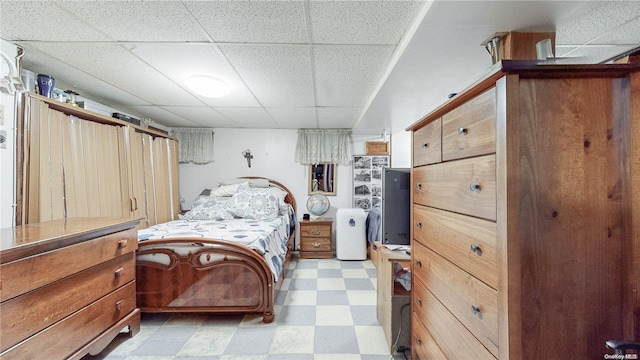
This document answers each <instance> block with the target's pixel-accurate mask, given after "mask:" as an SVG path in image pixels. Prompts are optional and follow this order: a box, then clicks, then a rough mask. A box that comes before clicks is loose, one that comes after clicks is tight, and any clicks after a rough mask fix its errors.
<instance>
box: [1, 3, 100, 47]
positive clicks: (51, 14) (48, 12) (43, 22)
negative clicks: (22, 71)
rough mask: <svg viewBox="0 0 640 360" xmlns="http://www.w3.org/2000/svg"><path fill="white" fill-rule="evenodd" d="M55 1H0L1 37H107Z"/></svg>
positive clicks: (34, 38)
mask: <svg viewBox="0 0 640 360" xmlns="http://www.w3.org/2000/svg"><path fill="white" fill-rule="evenodd" d="M58 4H59V3H58V2H54V1H1V2H0V10H1V11H0V24H2V25H1V26H0V33H1V34H2V38H4V39H13V40H42V41H106V40H111V39H109V37H108V36H106V35H105V34H102V33H101V32H99V31H97V30H95V29H94V28H92V27H91V26H90V24H87V23H86V22H84V21H81V20H80V19H78V18H75V17H74V16H73V15H71V14H69V13H68V12H67V11H65V10H63V9H62V8H60V7H59V6H58Z"/></svg>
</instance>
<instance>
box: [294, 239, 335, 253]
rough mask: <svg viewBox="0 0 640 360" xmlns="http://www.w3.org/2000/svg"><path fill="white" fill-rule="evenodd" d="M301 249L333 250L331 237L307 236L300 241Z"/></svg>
mask: <svg viewBox="0 0 640 360" xmlns="http://www.w3.org/2000/svg"><path fill="white" fill-rule="evenodd" d="M300 250H302V251H331V239H330V238H324V239H323V238H307V239H304V238H303V239H302V240H301V242H300Z"/></svg>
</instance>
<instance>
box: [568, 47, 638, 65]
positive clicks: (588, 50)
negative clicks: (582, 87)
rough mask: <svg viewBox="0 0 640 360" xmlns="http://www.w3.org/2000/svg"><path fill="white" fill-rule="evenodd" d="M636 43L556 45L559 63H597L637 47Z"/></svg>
mask: <svg viewBox="0 0 640 360" xmlns="http://www.w3.org/2000/svg"><path fill="white" fill-rule="evenodd" d="M637 47H638V45H600V46H598V45H585V46H578V47H574V48H569V47H556V56H557V57H560V58H561V59H559V60H557V61H556V62H557V63H559V64H598V63H603V62H607V61H609V60H612V59H613V58H615V57H617V56H618V54H623V53H626V52H628V51H630V50H632V49H635V48H637Z"/></svg>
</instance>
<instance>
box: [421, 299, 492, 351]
mask: <svg viewBox="0 0 640 360" xmlns="http://www.w3.org/2000/svg"><path fill="white" fill-rule="evenodd" d="M420 300H421V301H422V303H423V308H424V310H425V315H424V317H422V318H419V319H418V320H419V321H421V322H422V324H423V325H424V330H426V332H428V333H429V334H431V337H432V338H433V340H434V341H435V342H436V343H437V344H438V347H439V348H440V350H441V351H442V353H444V355H445V356H446V357H447V358H449V359H474V360H483V359H486V360H495V357H494V356H493V355H492V354H491V353H490V352H489V350H487V349H486V348H485V347H484V346H483V345H482V343H481V342H480V341H478V339H476V338H475V336H473V334H471V333H470V332H469V331H468V330H467V328H465V327H464V325H463V324H462V323H460V321H458V319H456V318H455V317H454V316H453V315H451V313H450V312H449V311H448V310H447V308H445V307H444V306H443V305H442V303H440V301H438V299H436V298H435V297H434V296H433V295H432V294H431V293H430V292H429V291H427V292H426V293H425V294H424V297H423V298H422V299H420ZM415 322H418V321H415ZM414 342H415V341H414ZM427 359H428V357H427Z"/></svg>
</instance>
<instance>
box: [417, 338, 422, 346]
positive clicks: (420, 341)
mask: <svg viewBox="0 0 640 360" xmlns="http://www.w3.org/2000/svg"><path fill="white" fill-rule="evenodd" d="M416 343H418V345H422V340H421V339H420V338H418V337H417V338H416Z"/></svg>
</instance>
